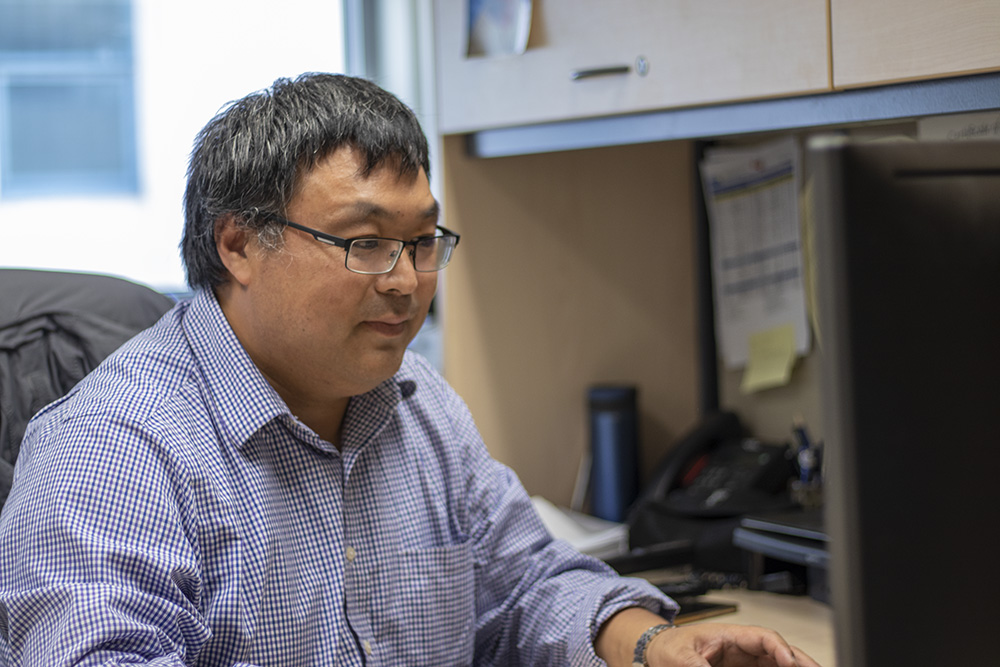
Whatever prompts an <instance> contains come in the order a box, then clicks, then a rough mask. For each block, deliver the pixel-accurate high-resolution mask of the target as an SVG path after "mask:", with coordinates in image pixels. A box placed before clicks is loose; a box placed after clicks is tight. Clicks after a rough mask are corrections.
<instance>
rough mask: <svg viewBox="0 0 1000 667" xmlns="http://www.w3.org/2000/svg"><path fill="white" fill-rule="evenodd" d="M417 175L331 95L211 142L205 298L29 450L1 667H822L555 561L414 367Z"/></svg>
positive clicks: (608, 575) (425, 246)
mask: <svg viewBox="0 0 1000 667" xmlns="http://www.w3.org/2000/svg"><path fill="white" fill-rule="evenodd" d="M428 171H429V169H428V158H427V143H426V139H425V138H424V135H423V133H422V131H421V130H420V128H419V125H418V123H417V121H416V119H415V118H414V116H413V114H412V113H411V112H410V110H409V109H407V108H406V107H405V106H404V105H402V104H401V103H400V102H399V101H398V100H396V99H395V98H394V97H392V96H391V95H389V94H388V93H386V92H384V91H382V90H380V89H379V88H378V87H376V86H375V85H373V84H371V83H368V82H366V81H363V80H359V79H354V78H349V77H343V76H334V75H323V74H313V75H303V76H302V77H299V78H298V79H296V80H294V81H289V80H280V81H278V82H276V83H275V85H274V86H273V87H272V88H271V89H269V90H267V91H263V92H260V93H256V94H253V95H250V96H248V97H246V98H244V99H242V100H239V101H237V102H235V103H234V104H232V105H230V106H229V107H228V108H227V109H225V110H224V111H223V112H222V113H220V114H219V115H218V116H217V117H216V118H215V119H213V120H212V121H211V122H210V123H209V124H208V125H207V126H206V127H205V129H204V130H203V131H202V132H201V133H200V134H199V136H198V139H197V142H196V146H195V150H194V152H193V154H192V158H191V165H190V169H189V175H188V177H189V180H188V189H187V193H186V197H185V203H186V225H185V232H184V239H183V242H182V249H183V256H184V261H185V265H186V268H187V272H188V281H189V282H190V284H191V285H192V287H194V288H196V296H195V297H194V298H193V299H192V300H191V301H190V302H186V303H182V304H180V305H178V306H177V307H176V308H175V309H173V310H172V311H171V312H170V313H168V314H167V315H166V316H165V317H164V318H163V319H162V320H161V321H160V322H159V323H158V324H156V325H155V326H153V327H152V328H150V329H148V330H147V331H145V332H143V333H141V334H140V335H139V336H137V337H136V338H134V339H133V340H132V341H130V342H129V343H128V344H126V345H125V346H123V347H122V348H121V349H120V350H119V351H118V352H117V353H116V354H114V355H113V356H112V357H110V358H109V359H108V360H107V361H106V362H105V363H104V364H103V365H102V366H101V367H100V368H98V369H97V370H96V371H95V372H94V373H92V374H91V375H90V376H89V377H88V378H87V379H85V380H84V381H83V382H82V383H81V384H80V385H78V386H77V387H76V388H75V389H74V390H73V391H72V392H71V393H70V394H69V395H68V396H67V397H66V398H64V399H62V400H61V401H58V402H56V403H54V404H53V405H51V406H49V407H48V408H46V409H45V410H43V411H42V412H41V413H40V414H39V415H38V416H37V417H36V418H35V419H34V421H33V422H32V424H31V425H30V427H29V429H28V432H27V434H26V436H25V440H24V443H23V445H22V449H21V455H20V459H19V461H18V468H17V471H16V476H15V481H14V490H13V491H12V493H11V496H10V499H9V500H8V503H7V506H6V507H5V509H4V512H3V517H2V519H0V646H2V653H0V655H2V657H3V659H4V660H6V663H7V664H8V665H10V666H12V667H13V666H14V665H45V666H49V665H106V664H130V665H132V664H155V665H212V666H226V667H228V666H230V665H260V666H265V665H267V666H275V667H279V666H280V667H286V666H291V665H303V666H305V665H365V664H368V665H382V664H385V665H389V664H392V665H434V666H439V665H467V664H473V663H475V664H496V665H507V664H532V665H534V664H552V665H559V664H574V665H576V664H579V665H584V664H601V662H600V659H599V657H598V656H600V657H601V658H604V659H606V660H607V661H608V663H609V664H612V665H627V664H630V663H631V660H632V658H633V655H634V654H635V653H636V651H637V649H638V652H639V653H640V654H642V655H641V656H640V659H641V658H642V657H645V658H647V659H648V661H649V664H651V665H682V664H683V665H693V664H710V663H709V662H707V661H705V660H702V659H700V658H698V660H701V661H700V662H699V661H698V660H696V657H697V655H704V656H706V658H707V659H708V660H711V661H712V663H711V664H732V665H751V664H754V665H756V664H760V665H781V666H782V667H791V666H792V665H806V666H809V667H815V663H813V662H812V661H811V660H809V659H808V658H807V657H805V656H803V655H801V654H797V653H795V652H794V651H793V650H792V649H790V648H789V647H788V646H787V645H785V644H784V642H783V641H782V640H781V638H780V637H778V636H777V635H776V634H774V633H770V632H767V631H763V630H759V629H752V628H741V627H738V626H728V625H717V626H700V627H697V628H682V629H675V628H669V621H668V620H667V619H669V618H670V617H671V616H672V615H673V613H674V610H675V605H674V604H673V603H672V601H670V600H669V599H667V598H665V597H663V596H662V595H660V594H659V593H658V591H656V590H655V589H654V588H653V587H651V586H649V585H648V584H645V583H644V582H641V581H637V580H629V579H622V578H618V577H616V576H615V575H614V573H613V572H611V571H610V570H609V569H608V568H607V567H606V566H604V565H603V564H601V563H600V562H598V561H596V560H593V559H590V558H587V557H584V556H581V555H580V554H578V553H575V552H574V551H572V550H571V549H570V548H569V547H568V546H567V545H566V544H565V543H562V542H556V541H553V540H552V539H551V538H550V536H549V535H548V534H547V533H546V531H545V529H544V528H543V526H542V525H541V524H540V522H539V520H538V518H537V516H536V515H535V514H534V512H533V510H532V508H531V504H530V501H529V499H528V498H527V496H526V494H525V492H524V490H523V489H522V487H521V486H520V484H519V483H518V481H517V480H516V478H515V477H514V475H513V473H512V472H511V471H509V470H508V469H506V468H504V467H503V466H501V465H499V464H498V463H496V462H494V461H493V460H491V459H490V458H489V456H488V455H487V453H486V449H485V447H484V445H483V443H482V441H481V439H480V438H479V435H478V433H477V431H476V429H475V426H474V424H473V421H472V418H471V416H470V415H469V413H468V411H467V409H466V407H465V406H464V404H463V403H462V402H461V400H460V399H459V398H458V397H457V396H456V395H455V394H454V393H453V392H452V390H451V389H450V388H449V387H448V386H447V384H446V383H445V382H444V381H443V379H442V378H441V377H440V376H438V375H437V374H436V373H435V372H434V371H433V370H432V369H431V368H430V367H429V366H428V364H427V363H426V362H425V361H423V360H422V359H420V358H418V357H417V356H416V355H414V354H412V353H408V352H407V351H406V347H407V345H408V344H409V342H410V341H411V340H412V339H413V337H414V335H416V333H417V331H418V330H419V329H420V326H421V324H422V323H423V321H424V318H425V316H426V315H427V311H428V308H429V306H430V302H431V299H432V297H433V296H434V292H435V289H436V285H437V271H438V270H440V269H442V268H444V267H445V265H447V263H448V261H449V260H450V258H451V255H452V252H453V251H454V250H455V248H456V246H457V245H458V242H459V237H458V235H457V234H454V233H453V232H451V231H449V230H447V229H444V228H442V227H439V226H438V225H437V223H438V213H439V211H438V204H437V202H436V201H435V200H434V197H433V196H432V195H431V192H430V188H429V186H428V180H427V179H428ZM723 657H724V658H725V661H724V662H723V661H722V659H723ZM758 657H759V661H758V659H757V658H758ZM796 658H797V660H796Z"/></svg>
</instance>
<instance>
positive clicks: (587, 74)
mask: <svg viewBox="0 0 1000 667" xmlns="http://www.w3.org/2000/svg"><path fill="white" fill-rule="evenodd" d="M631 71H632V68H631V67H629V66H628V65H611V66H610V67H591V68H589V69H578V70H573V72H572V73H570V75H569V78H570V79H572V80H573V81H579V80H581V79H593V78H594V77H597V76H609V75H614V74H628V73H629V72H631Z"/></svg>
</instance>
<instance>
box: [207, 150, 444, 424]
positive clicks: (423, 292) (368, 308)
mask: <svg viewBox="0 0 1000 667" xmlns="http://www.w3.org/2000/svg"><path fill="white" fill-rule="evenodd" d="M360 165H361V162H360V161H359V159H358V156H357V154H356V153H355V151H354V150H353V149H350V148H341V149H338V150H337V151H335V152H334V153H333V154H332V155H330V156H328V157H327V158H325V159H324V160H322V161H320V162H319V163H318V164H317V165H316V167H315V168H313V169H312V170H311V171H309V172H307V173H305V174H303V175H302V176H301V177H300V178H299V180H298V181H297V184H296V193H295V196H294V198H293V199H292V201H291V203H290V204H289V205H288V207H287V209H286V210H285V217H286V218H287V219H288V220H291V221H292V222H296V223H298V224H301V225H305V226H307V227H311V228H313V229H316V230H319V231H323V232H326V233H328V234H333V235H335V236H339V237H343V238H354V237H358V236H378V237H385V238H394V239H401V240H404V241H408V240H411V239H414V238H416V237H419V236H425V235H432V234H434V231H435V225H436V224H437V217H438V206H437V202H436V201H435V200H434V197H433V195H432V194H431V191H430V187H429V185H428V182H427V176H426V174H425V173H424V172H423V170H420V171H419V173H418V174H416V175H415V176H402V177H401V176H399V175H398V174H397V170H396V169H395V165H393V164H391V163H390V164H389V165H388V166H383V167H380V168H379V169H377V170H375V171H374V172H372V173H371V174H370V175H369V176H368V177H362V176H361V175H360V174H359V167H360ZM284 238H285V244H284V247H283V248H281V249H280V250H268V249H263V248H260V247H259V245H258V244H257V242H256V240H255V239H250V240H249V242H248V246H247V254H246V256H247V260H246V262H247V266H248V267H249V269H248V270H249V273H248V275H250V276H251V278H250V280H249V281H248V282H247V284H245V285H243V286H242V290H240V292H241V294H240V298H239V299H236V300H233V301H232V303H237V304H239V305H238V306H237V308H238V310H239V311H240V312H238V313H235V316H233V315H232V314H231V313H230V311H231V310H233V309H232V308H228V309H227V307H226V305H225V303H226V302H225V301H224V302H223V303H224V310H226V314H227V316H228V317H229V319H230V322H231V323H232V324H233V328H234V330H235V331H236V333H237V336H239V338H240V340H241V342H243V344H244V346H245V347H246V348H247V351H248V352H249V354H250V356H251V358H252V359H253V360H254V362H255V363H256V364H257V366H258V368H260V369H261V371H262V372H263V373H264V375H265V376H266V377H267V378H268V380H269V381H270V382H271V384H272V385H273V386H274V387H275V388H276V389H277V390H278V392H279V394H281V395H282V397H283V398H284V399H285V401H286V402H287V403H288V404H289V407H292V408H293V411H294V409H295V406H296V405H302V404H307V405H311V406H313V407H319V406H322V405H323V404H327V403H329V402H330V401H338V400H342V399H344V398H347V397H350V396H353V395H356V394H360V393H364V392H366V391H368V390H370V389H372V388H374V387H375V386H377V385H378V384H380V383H381V382H383V381H384V380H386V379H388V378H390V377H391V376H392V375H393V374H394V373H395V372H396V371H397V370H398V369H399V366H400V363H401V362H402V358H403V352H404V351H405V349H406V346H407V345H408V344H409V343H410V341H411V340H413V337H414V336H415V335H416V334H417V332H418V331H419V329H420V326H421V325H422V324H423V321H424V318H425V317H426V316H427V311H428V308H429V307H430V303H431V299H432V298H433V296H434V292H435V289H436V288H437V274H436V273H418V272H417V271H415V270H414V267H413V262H412V261H411V259H410V254H409V252H408V250H409V249H407V251H404V253H403V255H402V256H401V257H400V259H399V261H398V262H397V263H396V266H395V268H394V269H393V270H392V271H391V272H389V273H385V274H381V275H361V274H357V273H353V272H351V271H349V270H348V269H347V267H346V266H345V265H344V260H345V254H346V251H345V250H344V249H343V248H338V247H335V246H330V245H325V244H323V243H319V242H317V241H316V240H315V239H314V238H313V237H312V236H310V235H309V234H307V233H305V232H302V231H299V230H296V229H293V228H286V229H285V231H284ZM241 282H243V281H241Z"/></svg>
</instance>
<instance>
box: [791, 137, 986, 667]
mask: <svg viewBox="0 0 1000 667" xmlns="http://www.w3.org/2000/svg"><path fill="white" fill-rule="evenodd" d="M807 160H808V162H807V164H808V165H809V166H810V171H811V173H812V174H813V176H814V179H815V181H814V183H815V213H816V222H815V225H816V264H817V286H818V287H817V290H818V291H817V300H818V302H819V331H820V335H819V337H818V338H819V341H820V344H821V352H820V354H821V357H822V364H821V367H822V392H821V395H822V396H823V405H822V410H823V416H824V438H825V453H824V456H825V461H826V465H827V469H826V494H827V495H826V498H827V502H826V523H827V529H828V533H829V536H830V550H831V563H830V573H829V576H830V587H831V596H832V604H833V612H834V619H835V636H836V650H837V655H838V665H840V666H841V667H887V666H891V665H949V666H950V665H980V664H986V663H988V662H991V661H992V660H995V659H996V645H997V636H998V633H1000V625H998V623H997V621H998V620H1000V612H998V609H1000V577H998V576H997V574H998V573H997V571H996V570H997V568H998V566H1000V142H991V143H979V142H977V143H971V142H954V143H923V142H900V143H869V144H854V143H851V142H848V141H842V140H821V141H818V142H814V144H813V145H811V146H810V149H809V151H808V156H807Z"/></svg>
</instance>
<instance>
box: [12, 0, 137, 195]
mask: <svg viewBox="0 0 1000 667" xmlns="http://www.w3.org/2000/svg"><path fill="white" fill-rule="evenodd" d="M131 10H132V8H131V0H0V196H3V197H4V198H8V197H21V196H41V195H53V194H81V193H95V194H109V193H134V192H136V190H137V187H138V178H137V175H136V154H135V153H136V149H135V145H136V141H135V114H134V106H135V104H134V100H133V83H132V81H133V73H132V11H131Z"/></svg>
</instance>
